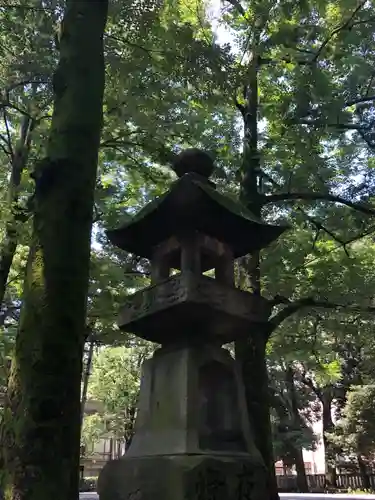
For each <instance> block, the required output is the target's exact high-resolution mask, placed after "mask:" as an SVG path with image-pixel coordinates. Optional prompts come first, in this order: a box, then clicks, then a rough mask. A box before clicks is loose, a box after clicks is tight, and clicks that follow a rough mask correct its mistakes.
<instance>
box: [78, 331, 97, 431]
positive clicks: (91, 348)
mask: <svg viewBox="0 0 375 500" xmlns="http://www.w3.org/2000/svg"><path fill="white" fill-rule="evenodd" d="M87 340H88V344H89V350H88V353H87V359H86V363H84V369H83V384H82V395H81V426H80V427H81V429H82V423H83V418H84V416H85V406H86V402H87V389H88V387H89V379H90V373H91V365H92V358H93V354H94V347H95V336H94V333H93V332H92V330H90V333H89V336H88V339H87Z"/></svg>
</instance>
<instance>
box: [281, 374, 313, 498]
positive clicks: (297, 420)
mask: <svg viewBox="0 0 375 500" xmlns="http://www.w3.org/2000/svg"><path fill="white" fill-rule="evenodd" d="M285 381H286V386H287V389H288V394H289V399H290V403H291V412H292V420H293V428H295V429H300V428H301V416H300V414H299V411H298V400H297V394H296V387H295V385H294V370H293V368H292V367H291V366H289V367H288V368H287V370H286V378H285ZM293 455H294V465H295V467H296V471H297V487H298V491H299V492H300V493H308V492H309V486H308V484H307V477H306V471H305V463H304V460H303V452H302V448H301V447H300V446H297V445H296V446H293Z"/></svg>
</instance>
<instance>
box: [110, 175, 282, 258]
mask: <svg viewBox="0 0 375 500" xmlns="http://www.w3.org/2000/svg"><path fill="white" fill-rule="evenodd" d="M286 229H287V227H286V226H284V227H281V226H273V225H270V224H265V223H264V222H262V221H261V220H260V219H258V218H257V217H256V216H255V215H254V214H252V213H251V212H250V211H249V210H248V209H247V208H246V207H245V206H243V205H241V204H240V203H237V202H236V201H235V200H233V199H231V198H228V197H227V196H225V195H223V194H221V193H219V192H218V191H216V190H215V189H213V187H212V186H210V185H209V184H208V183H207V182H202V181H201V180H200V179H199V178H198V176H197V175H194V174H193V173H187V174H185V175H183V176H182V177H181V178H180V179H178V181H176V182H175V183H174V184H172V186H171V188H170V190H169V191H167V192H166V193H165V194H163V195H162V196H160V197H159V198H157V199H155V200H154V201H152V202H151V203H149V204H147V205H146V206H145V207H144V208H143V209H142V210H141V211H140V212H139V213H138V214H136V215H135V216H134V217H133V218H132V219H131V220H130V221H129V218H128V220H127V222H126V224H124V225H123V226H122V227H120V228H118V229H112V230H109V231H107V235H108V238H109V239H110V241H112V243H114V244H115V245H116V246H118V247H119V248H122V249H124V250H127V251H128V252H131V253H134V254H136V255H139V256H141V257H145V258H148V259H150V258H151V257H152V253H153V251H154V249H155V247H156V246H157V245H159V244H161V243H163V242H164V241H166V240H167V239H168V238H170V237H171V236H174V235H178V234H181V232H186V231H190V232H191V231H199V232H201V233H203V234H207V235H209V236H211V237H212V238H216V239H217V240H219V241H222V242H223V243H226V244H228V245H229V246H230V248H231V249H232V251H233V255H234V257H235V258H237V257H241V256H243V255H246V254H248V253H251V252H254V251H256V250H259V249H261V248H264V247H265V246H267V245H269V244H270V243H271V242H272V241H274V240H275V239H276V238H278V237H279V236H280V235H281V234H282V233H283V232H284V231H285V230H286Z"/></svg>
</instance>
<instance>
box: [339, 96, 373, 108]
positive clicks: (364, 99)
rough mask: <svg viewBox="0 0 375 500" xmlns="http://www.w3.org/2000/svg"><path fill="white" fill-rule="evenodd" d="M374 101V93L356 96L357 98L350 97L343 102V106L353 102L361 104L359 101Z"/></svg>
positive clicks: (350, 104) (351, 104)
mask: <svg viewBox="0 0 375 500" xmlns="http://www.w3.org/2000/svg"><path fill="white" fill-rule="evenodd" d="M370 101H375V95H370V96H364V97H358V99H351V100H350V101H347V102H346V103H345V107H346V108H347V107H349V106H353V105H354V104H361V102H370Z"/></svg>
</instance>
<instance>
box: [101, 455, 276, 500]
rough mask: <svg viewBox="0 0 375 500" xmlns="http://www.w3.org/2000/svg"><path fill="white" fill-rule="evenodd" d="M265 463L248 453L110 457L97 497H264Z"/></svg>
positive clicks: (114, 499)
mask: <svg viewBox="0 0 375 500" xmlns="http://www.w3.org/2000/svg"><path fill="white" fill-rule="evenodd" d="M265 477H266V476H265V468H264V466H263V464H262V463H260V462H256V461H253V460H251V459H246V458H243V459H239V458H236V459H234V458H233V457H226V456H202V455H185V456H178V455H175V456H173V455H169V456H167V455H165V456H155V457H145V458H122V459H119V460H116V461H113V462H109V463H108V464H107V465H106V466H105V468H104V469H103V471H102V473H101V475H100V477H99V482H98V493H99V497H100V500H265V498H266V497H267V492H266V483H265Z"/></svg>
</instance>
